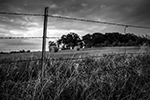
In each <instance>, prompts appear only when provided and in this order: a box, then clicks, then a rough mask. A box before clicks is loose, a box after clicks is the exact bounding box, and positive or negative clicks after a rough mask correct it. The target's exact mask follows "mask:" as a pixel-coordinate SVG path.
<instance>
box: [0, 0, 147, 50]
mask: <svg viewBox="0 0 150 100" xmlns="http://www.w3.org/2000/svg"><path fill="white" fill-rule="evenodd" d="M45 7H49V14H50V15H61V16H67V17H75V18H84V19H89V20H96V21H104V22H113V23H120V24H130V25H139V26H147V27H150V11H149V9H150V0H0V12H15V13H29V14H33V13H36V14H43V13H44V8H45ZM48 20H49V21H48V32H47V34H48V36H50V37H51V36H52V37H61V35H63V34H68V33H69V32H75V33H77V34H79V35H80V36H83V35H85V34H88V33H94V32H101V33H106V32H120V33H123V29H124V27H120V26H111V25H104V24H94V23H87V22H79V21H71V20H64V19H54V18H49V19H48ZM42 28H43V17H37V16H36V17H35V16H16V15H2V14H0V37H2V36H16V37H20V36H21V37H22V36H27V37H29V36H31V37H33V36H36V37H40V36H42V32H43V30H42ZM127 32H128V33H135V34H136V35H144V34H149V35H150V29H137V28H131V27H129V28H127ZM21 49H25V50H28V49H30V50H41V40H40V39H34V40H33V39H21V40H20V39H18V40H0V51H12V50H21Z"/></svg>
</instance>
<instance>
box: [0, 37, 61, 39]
mask: <svg viewBox="0 0 150 100" xmlns="http://www.w3.org/2000/svg"><path fill="white" fill-rule="evenodd" d="M42 38H43V37H0V39H42ZM46 38H48V39H49V38H59V37H46Z"/></svg>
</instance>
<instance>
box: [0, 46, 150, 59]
mask: <svg viewBox="0 0 150 100" xmlns="http://www.w3.org/2000/svg"><path fill="white" fill-rule="evenodd" d="M149 52H150V47H99V48H85V49H81V50H80V51H76V50H60V51H59V52H57V53H50V52H48V51H47V52H46V58H48V59H49V58H78V57H80V58H81V57H87V56H102V55H103V54H112V53H114V54H117V53H149ZM3 58H9V59H10V60H11V59H12V60H19V59H40V58H41V52H30V53H16V54H0V59H3Z"/></svg>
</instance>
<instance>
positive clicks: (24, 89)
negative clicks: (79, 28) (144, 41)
mask: <svg viewBox="0 0 150 100" xmlns="http://www.w3.org/2000/svg"><path fill="white" fill-rule="evenodd" d="M11 59H13V58H11ZM40 63H41V62H40V60H37V61H23V62H10V59H8V58H5V59H1V60H0V73H1V74H0V94H1V95H0V96H1V97H0V98H1V100H149V99H150V54H148V53H142V54H108V55H106V54H105V55H103V56H102V57H100V58H98V59H96V58H92V57H88V56H87V57H86V58H84V59H76V60H69V59H63V58H60V59H53V60H45V61H44V66H45V77H44V78H43V79H42V80H41V77H40V74H41V66H40Z"/></svg>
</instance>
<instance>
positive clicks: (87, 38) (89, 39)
mask: <svg viewBox="0 0 150 100" xmlns="http://www.w3.org/2000/svg"><path fill="white" fill-rule="evenodd" d="M82 41H83V42H84V45H85V47H88V48H89V47H92V45H93V43H92V35H90V34H86V35H84V36H83V37H82Z"/></svg>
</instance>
